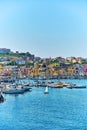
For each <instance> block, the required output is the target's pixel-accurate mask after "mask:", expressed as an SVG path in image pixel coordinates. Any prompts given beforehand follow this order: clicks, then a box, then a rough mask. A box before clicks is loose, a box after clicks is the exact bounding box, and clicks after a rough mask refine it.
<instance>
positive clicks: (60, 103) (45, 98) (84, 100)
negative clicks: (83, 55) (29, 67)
mask: <svg viewBox="0 0 87 130" xmlns="http://www.w3.org/2000/svg"><path fill="white" fill-rule="evenodd" d="M63 81H68V82H73V83H79V82H80V84H87V80H80V81H79V82H78V80H63ZM44 91H45V88H44V87H43V88H35V87H33V88H32V91H31V92H27V93H24V94H22V95H3V96H4V98H5V99H6V100H5V102H4V103H1V104H0V130H87V89H67V88H63V89H56V88H49V94H44Z"/></svg>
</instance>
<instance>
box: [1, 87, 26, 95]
mask: <svg viewBox="0 0 87 130" xmlns="http://www.w3.org/2000/svg"><path fill="white" fill-rule="evenodd" d="M2 92H3V93H5V94H22V93H24V92H25V89H23V87H22V86H16V87H12V86H6V87H5V89H4V90H3V91H2Z"/></svg>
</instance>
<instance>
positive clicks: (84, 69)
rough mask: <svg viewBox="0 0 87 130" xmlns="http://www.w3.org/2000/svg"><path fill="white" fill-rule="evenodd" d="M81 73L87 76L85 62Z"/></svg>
mask: <svg viewBox="0 0 87 130" xmlns="http://www.w3.org/2000/svg"><path fill="white" fill-rule="evenodd" d="M83 74H84V76H87V64H85V65H84V66H83Z"/></svg>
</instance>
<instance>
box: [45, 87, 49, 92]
mask: <svg viewBox="0 0 87 130" xmlns="http://www.w3.org/2000/svg"><path fill="white" fill-rule="evenodd" d="M48 93H49V92H48V86H46V89H45V92H44V94H48Z"/></svg>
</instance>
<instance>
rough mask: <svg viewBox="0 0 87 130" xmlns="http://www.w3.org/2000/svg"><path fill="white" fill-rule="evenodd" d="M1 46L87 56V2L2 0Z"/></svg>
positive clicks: (43, 53)
mask: <svg viewBox="0 0 87 130" xmlns="http://www.w3.org/2000/svg"><path fill="white" fill-rule="evenodd" d="M0 47H1V48H10V49H11V50H13V51H16V50H18V51H20V52H21V51H22V52H26V51H29V52H30V53H32V54H35V55H36V56H41V57H56V56H62V57H67V56H76V57H77V56H82V57H87V1H86V0H72V1H71V0H15V1H14V0H8V1H7V0H3V1H2V0H1V1H0Z"/></svg>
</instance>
